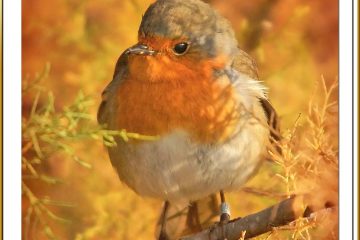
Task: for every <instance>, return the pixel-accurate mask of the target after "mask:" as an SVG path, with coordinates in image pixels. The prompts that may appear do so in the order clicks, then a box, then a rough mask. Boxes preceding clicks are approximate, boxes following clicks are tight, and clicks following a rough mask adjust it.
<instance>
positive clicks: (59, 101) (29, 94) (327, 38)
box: [22, 0, 350, 240]
mask: <svg viewBox="0 0 360 240" xmlns="http://www.w3.org/2000/svg"><path fill="white" fill-rule="evenodd" d="M151 2H153V1H149V0H142V1H140V0H104V1H94V0H92V1H84V0H53V1H45V0H27V1H22V76H23V88H24V90H23V94H22V97H23V156H24V159H23V169H22V171H23V206H22V209H23V222H22V223H23V224H22V230H23V239H76V240H82V239H84V240H85V239H89V240H90V239H91V240H95V239H153V236H154V229H155V224H156V221H157V218H158V214H159V212H160V209H161V202H160V201H158V200H154V199H144V198H141V197H139V196H137V195H135V194H134V193H133V192H132V191H131V190H129V189H128V188H127V187H126V186H125V185H123V184H122V183H121V182H120V181H119V180H118V177H117V175H116V173H115V171H114V170H113V169H112V167H111V164H110V161H109V159H108V156H107V154H106V149H105V148H104V147H103V145H102V142H101V139H97V138H96V136H94V135H91V136H90V137H86V136H85V137H83V138H81V137H79V138H76V139H75V138H73V139H70V140H69V139H66V141H67V143H66V144H67V145H66V146H70V147H65V145H64V146H61V145H59V146H58V148H55V150H52V149H51V147H52V146H51V144H53V142H51V141H48V140H46V138H45V137H43V138H40V137H39V135H36V134H37V133H39V134H40V132H41V131H43V132H41V134H44V135H41V136H46V134H47V133H49V131H52V130H51V129H50V130H49V129H47V126H50V125H49V123H44V120H43V119H42V118H41V116H42V117H46V116H47V117H48V116H52V115H51V114H55V115H54V116H57V117H58V118H59V119H58V120H59V121H57V120H56V121H55V120H54V121H55V122H56V123H51V124H53V125H51V126H55V125H56V126H59V124H62V121H63V119H64V117H62V116H61V115H56V114H57V113H58V112H59V114H60V113H61V112H62V111H65V112H66V111H68V110H69V109H73V108H74V106H73V107H70V108H69V107H66V106H69V105H71V104H73V103H74V101H75V100H76V97H77V96H78V97H79V95H78V94H79V91H81V92H82V95H81V96H87V97H86V99H90V100H89V101H87V100H86V103H83V102H81V101H80V102H81V104H85V105H86V111H88V112H87V113H88V115H86V116H88V117H87V121H88V122H90V124H89V126H96V110H97V106H98V105H99V102H100V95H101V92H102V90H103V89H104V87H105V86H106V85H107V83H108V82H109V81H110V80H111V77H112V74H113V70H114V66H115V63H116V60H117V58H118V57H119V56H120V54H121V53H122V52H123V51H124V50H125V49H126V48H127V47H129V46H131V45H133V44H134V43H136V41H137V30H138V26H139V24H140V21H141V16H142V14H143V13H144V11H145V10H146V9H147V7H148V6H149V4H150V3H151ZM207 2H209V4H211V5H213V7H214V8H216V9H217V10H218V11H219V12H220V13H221V14H222V15H223V16H225V17H226V18H227V19H229V20H230V22H231V23H232V25H233V28H234V30H235V32H236V36H237V38H238V40H239V46H240V48H242V49H243V50H245V51H246V52H248V53H249V54H250V55H251V56H252V57H253V58H255V59H256V61H257V63H258V68H259V73H260V78H261V80H262V81H264V83H265V85H266V86H267V87H268V88H269V98H270V100H271V102H272V103H273V105H274V107H275V108H276V109H277V111H278V114H279V116H280V119H281V128H282V129H283V131H284V134H285V135H286V134H288V136H290V135H291V136H293V135H295V136H296V138H297V140H296V141H294V142H291V143H289V144H288V145H289V146H290V145H291V147H292V151H293V152H292V153H293V154H294V156H293V157H294V158H295V157H296V156H297V155H299V158H300V159H305V160H304V162H306V163H308V161H310V160H309V156H311V158H312V160H311V161H315V160H314V158H316V159H318V158H321V156H323V155H324V154H328V155H329V156H330V157H331V159H335V160H334V161H335V162H336V161H337V134H338V133H337V130H338V129H337V122H338V117H337V114H338V113H337V105H336V103H335V104H332V101H336V100H337V97H338V95H337V90H336V89H335V90H334V92H333V94H332V95H331V96H329V99H327V101H328V102H329V106H328V108H326V110H324V112H321V111H320V113H319V115H316V114H317V112H316V111H312V112H310V111H309V108H312V107H313V106H315V105H316V104H319V105H320V106H321V104H323V103H324V99H325V100H326V96H327V95H326V91H325V90H324V89H323V85H322V79H324V83H325V85H326V86H328V87H330V86H331V84H332V83H333V82H336V80H337V76H338V34H339V31H338V2H337V1H326V0H317V1H312V0H288V1H278V0H253V1H240V0H227V1H222V0H208V1H207ZM44 69H45V70H44ZM344 81H345V80H344ZM349 81H350V79H349ZM340 84H341V83H340ZM32 86H35V87H32ZM40 88H41V89H42V90H41V94H40V93H39V92H38V91H37V89H40ZM34 89H35V90H34ZM311 99H312V100H311ZM49 101H53V105H51V106H52V107H53V109H52V110H51V111H50V110H49V111H48V112H45V113H44V114H43V115H41V114H40V115H39V116H37V115H36V114H34V112H36V111H37V109H40V107H41V106H50V105H47V104H48V102H49ZM34 102H35V103H36V104H34ZM309 103H312V104H309ZM330 103H331V104H330ZM79 104H80V103H79ZM34 105H36V106H37V107H36V108H35V107H34ZM76 106H77V107H78V110H79V109H80V110H84V109H85V107H84V106H83V105H81V106H80V107H79V106H78V105H76ZM315 110H316V108H315ZM49 114H50V115H49ZM66 114H68V112H66ZM66 114H65V116H68V115H66ZM299 114H301V116H300V117H299ZM321 114H322V115H321ZM325 114H326V116H325ZM314 115H316V116H315V117H314ZM34 116H37V118H34ZM65 118H66V117H65ZM34 119H35V120H34ZM297 119H298V121H297ZM47 121H51V119H50V120H49V119H47ZM311 121H312V123H313V124H312V123H311ZM25 123H26V124H25ZM30 123H31V124H32V125H31V124H30ZM29 124H30V125H29ZM47 124H48V125H47ZM80 124H81V122H80ZM91 124H92V125H91ZM29 126H31V127H29ZM67 126H68V125H67ZM39 129H40V130H39ZM44 129H45V130H44ZM74 129H75V128H74ZM74 129H73V131H75V130H74ZM294 129H295V130H296V133H295V131H293V130H294ZM287 131H288V132H287ZM60 133H61V131H60ZM67 134H68V133H67ZM94 134H95V133H94ZM36 136H38V138H39V139H37V138H36ZM64 136H68V135H66V134H65V133H64ZM304 136H305V137H304ZM57 137H58V138H57V139H60V140H61V134H59V136H57ZM305 139H307V140H309V139H310V140H309V141H306V142H305V141H304V140H305ZM311 139H313V140H314V141H311ZM64 141H65V140H64ZM291 141H292V140H291ZM39 142H40V143H39ZM59 142H60V141H59ZM308 142H312V143H313V144H310V145H308ZM37 143H38V144H37ZM47 144H50V145H47ZM39 147H41V148H42V149H44V150H42V149H39ZM59 148H61V149H62V151H60V150H59V151H58V149H59ZM319 149H320V150H319ZM43 152H46V154H44V153H43ZM69 155H70V157H69ZM75 155H76V157H74V156H75ZM304 155H305V156H304ZM328 155H326V156H327V158H329V156H328ZM313 157H314V158H313ZM74 158H75V160H76V161H74ZM78 158H79V159H81V161H80V160H78ZM296 159H298V157H296ZM77 160H78V161H77ZM297 161H298V160H297ZM324 161H325V160H324ZM334 161H333V162H334ZM296 164H298V162H296ZM312 164H315V163H313V162H312ZM316 164H318V166H322V167H323V166H325V165H326V164H325V165H321V164H319V163H318V162H316ZM304 165H306V164H305V163H304V164H299V166H301V167H299V169H300V168H301V169H302V170H303V167H304ZM310 165H311V164H310ZM335 165H336V164H335ZM284 166H285V167H286V166H287V165H286V164H285V163H283V164H279V163H266V164H265V165H264V166H263V167H262V168H261V170H260V172H259V174H258V175H257V176H256V177H255V178H254V179H252V180H251V181H250V182H249V183H248V184H247V186H246V187H247V188H248V189H250V188H251V189H261V190H263V191H264V192H266V193H267V194H256V193H249V191H244V190H239V192H236V193H232V194H230V195H229V202H230V204H231V206H232V209H233V216H244V215H247V214H250V213H253V212H256V211H259V210H261V209H263V208H265V207H268V206H270V205H271V204H274V203H276V202H278V201H279V200H280V199H281V197H279V195H281V194H282V193H284V192H285V191H287V193H289V191H290V192H292V193H293V192H296V191H300V192H301V191H302V190H305V189H306V188H307V187H308V186H307V185H306V184H305V182H309V181H308V180H309V178H307V179H306V181H302V180H301V179H299V177H298V176H299V175H298V172H296V173H295V172H294V173H293V175H291V174H290V175H287V176H286V177H288V179H287V180H286V181H288V182H286V181H285V182H286V183H284V181H282V180H281V177H280V178H279V179H280V180H279V179H278V178H277V177H276V175H281V174H282V173H283V172H284ZM285 170H288V169H287V168H285ZM291 171H292V170H291ZM291 171H290V173H291ZM287 173H289V171H288V172H287ZM335 175H336V176H335V177H334V175H331V176H330V177H329V178H330V179H331V181H332V182H333V183H332V184H330V183H329V182H327V183H326V184H327V187H329V185H331V186H330V188H331V190H334V188H335V192H336V188H337V169H336V171H335ZM291 176H292V177H293V179H291ZM329 178H326V177H325V179H329ZM54 179H55V180H54ZM322 180H323V178H322ZM291 181H292V182H293V183H292V185H291V187H290V188H289V182H291ZM319 182H321V181H319ZM265 183H266V184H265ZM286 184H288V185H286ZM253 192H254V191H253ZM271 193H273V194H271ZM333 198H337V197H336V196H333ZM39 203H40V205H39ZM39 206H40V207H39ZM334 219H336V218H333V221H332V222H331V224H330V225H331V229H333V230H334V232H333V231H327V233H326V234H325V233H324V231H318V229H321V226H322V225H321V224H320V225H319V226H317V227H315V230H311V231H310V230H309V228H304V229H301V231H300V230H299V229H297V230H299V232H300V233H299V234H298V235H296V237H295V238H292V236H293V235H294V231H290V232H289V231H288V233H284V234H285V235H281V234H283V233H274V234H273V235H272V236H271V237H270V238H269V239H310V238H307V237H313V238H312V239H332V237H333V239H337V232H336V225H337V222H336V220H334ZM334 221H335V222H334ZM328 224H329V223H328ZM327 226H328V225H327ZM309 231H310V232H309ZM304 232H306V234H305V233H304ZM286 234H287V235H286ZM307 234H308V235H307ZM330 235H331V237H330ZM284 236H286V238H284ZM303 236H305V238H301V237H303ZM265 237H267V235H266V236H265ZM265 237H264V238H262V237H259V239H265Z"/></svg>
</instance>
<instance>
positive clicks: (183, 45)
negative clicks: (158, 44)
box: [173, 42, 189, 55]
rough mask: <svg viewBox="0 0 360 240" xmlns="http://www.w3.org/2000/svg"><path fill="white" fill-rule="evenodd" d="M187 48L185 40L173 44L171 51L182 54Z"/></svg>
mask: <svg viewBox="0 0 360 240" xmlns="http://www.w3.org/2000/svg"><path fill="white" fill-rule="evenodd" d="M188 48H189V44H188V43H186V42H181V43H178V44H176V45H175V46H174V48H173V51H174V53H175V54H176V55H183V54H185V53H186V51H187V50H188Z"/></svg>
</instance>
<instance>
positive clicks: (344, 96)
mask: <svg viewBox="0 0 360 240" xmlns="http://www.w3.org/2000/svg"><path fill="white" fill-rule="evenodd" d="M339 8H340V10H339V13H340V16H339V23H340V32H339V33H340V34H339V35H340V55H339V57H340V59H339V60H340V76H339V89H340V90H339V91H340V98H339V103H340V104H339V107H340V129H339V144H340V146H339V152H340V153H339V164H340V166H339V169H340V189H339V194H340V206H339V217H340V229H339V230H340V232H339V236H340V239H346V240H347V239H352V234H353V229H352V214H353V209H352V201H353V197H352V191H353V189H352V180H353V179H352V173H353V169H352V162H351V161H352V160H353V158H352V154H353V149H352V133H353V132H352V73H353V72H352V53H353V52H352V12H353V11H352V1H340V0H339Z"/></svg>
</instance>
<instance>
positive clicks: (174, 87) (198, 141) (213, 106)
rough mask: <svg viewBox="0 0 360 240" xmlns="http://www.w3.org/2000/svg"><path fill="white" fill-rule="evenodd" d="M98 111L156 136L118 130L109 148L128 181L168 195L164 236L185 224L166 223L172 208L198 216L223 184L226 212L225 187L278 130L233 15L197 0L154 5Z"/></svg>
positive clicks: (112, 124) (142, 191)
mask: <svg viewBox="0 0 360 240" xmlns="http://www.w3.org/2000/svg"><path fill="white" fill-rule="evenodd" d="M97 118H98V122H99V124H101V125H102V126H103V127H104V128H105V129H108V130H116V131H118V130H126V131H127V132H134V133H138V134H141V135H146V136H154V138H153V139H151V140H146V139H144V140H142V139H141V138H140V139H129V140H128V141H127V142H126V141H124V140H123V139H121V138H120V137H116V138H115V140H116V146H112V147H108V154H109V158H110V160H111V163H112V166H113V167H114V168H115V170H116V172H117V174H118V176H119V178H120V180H121V181H122V182H123V183H125V184H126V185H127V186H128V187H129V188H131V189H132V190H133V191H135V192H136V193H137V194H139V195H140V196H144V197H152V198H157V199H161V200H163V201H164V208H163V211H162V213H161V216H160V220H159V225H160V227H159V229H160V230H159V233H158V239H162V240H163V239H175V237H174V236H175V235H176V234H179V233H176V234H175V233H174V234H172V231H173V230H172V229H173V228H177V227H179V226H180V225H179V222H176V224H174V226H170V224H168V223H167V222H170V221H171V220H170V219H171V218H170V217H169V216H170V215H171V214H169V212H171V211H172V213H175V214H174V215H176V213H181V212H182V211H185V210H186V212H187V213H186V214H185V220H184V221H185V225H196V223H197V225H199V223H200V221H199V219H198V218H197V217H194V215H196V214H198V213H199V209H200V203H202V202H204V201H205V202H207V203H209V202H212V203H214V204H217V198H215V197H214V196H216V194H218V193H220V197H221V204H220V210H221V211H218V210H217V209H216V208H214V207H211V208H212V212H216V214H218V213H219V214H220V216H221V217H220V219H221V221H222V222H226V221H228V220H229V218H230V210H229V205H228V204H227V203H226V201H225V197H224V192H231V191H234V190H238V189H240V188H241V187H242V186H243V185H244V184H245V183H246V182H247V181H248V180H249V179H250V177H251V176H253V175H254V174H255V173H256V172H257V169H258V168H259V166H260V165H261V162H263V160H264V159H265V158H266V155H267V148H268V146H269V145H270V144H271V142H272V141H273V140H274V139H275V140H276V139H278V136H277V134H276V133H275V132H276V131H275V130H276V129H278V120H277V114H276V111H275V109H274V108H273V107H272V105H271V103H270V102H269V100H268V98H267V88H266V87H265V86H264V84H263V83H262V82H261V81H260V80H259V77H258V72H257V66H256V63H255V61H254V60H253V59H252V58H251V57H250V56H249V55H248V54H247V53H245V52H244V51H243V50H241V49H240V48H239V46H238V41H237V39H236V37H235V34H234V30H233V28H232V27H231V24H230V22H229V21H228V20H226V19H225V18H224V17H223V16H221V15H220V14H219V13H218V12H217V11H216V10H215V9H213V8H212V7H211V6H210V5H209V4H207V3H205V2H203V1H200V0H157V1H155V2H154V3H152V4H151V5H150V6H149V7H148V9H147V10H146V12H145V14H144V15H143V17H142V20H141V24H140V27H139V30H138V42H137V43H136V44H135V45H133V46H131V47H129V48H128V49H126V50H125V51H124V52H123V53H122V54H121V55H120V57H119V59H118V61H117V63H116V66H115V71H114V74H113V79H112V81H111V82H110V83H109V84H108V85H107V87H106V88H105V90H104V91H103V93H102V101H101V104H100V106H99V109H98V115H97ZM204 199H208V200H204ZM180 206H181V207H180ZM183 206H185V208H183ZM209 206H210V205H209ZM171 209H173V210H171ZM184 209H185V210H184ZM180 215H181V214H180ZM191 222H192V223H194V224H191ZM176 231H178V230H174V231H173V232H176ZM181 233H182V234H183V233H184V231H182V232H181Z"/></svg>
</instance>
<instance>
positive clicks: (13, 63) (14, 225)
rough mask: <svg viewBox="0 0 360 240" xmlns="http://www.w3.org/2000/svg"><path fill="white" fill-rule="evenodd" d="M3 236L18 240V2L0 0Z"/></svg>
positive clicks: (19, 47)
mask: <svg viewBox="0 0 360 240" xmlns="http://www.w3.org/2000/svg"><path fill="white" fill-rule="evenodd" d="M3 1H4V2H3V4H4V5H3V7H4V8H3V14H4V28H3V31H4V32H3V34H4V38H3V39H4V43H3V44H4V45H3V46H4V49H3V52H4V63H3V64H4V65H3V66H4V67H3V72H4V75H3V76H4V79H3V81H4V82H3V94H4V95H3V96H4V101H3V110H4V118H3V121H4V122H3V124H4V128H3V129H4V133H3V134H4V135H3V137H4V141H3V151H4V155H3V156H4V159H3V184H4V185H3V186H4V191H3V194H4V196H3V204H4V205H3V206H4V207H3V214H4V219H3V236H4V239H13V240H17V239H21V68H20V67H21V1H19V0H3Z"/></svg>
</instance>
